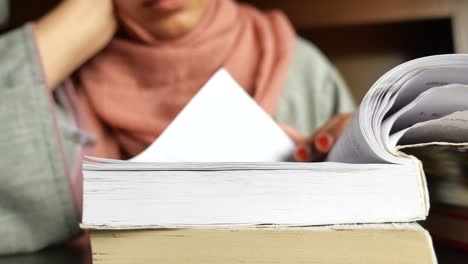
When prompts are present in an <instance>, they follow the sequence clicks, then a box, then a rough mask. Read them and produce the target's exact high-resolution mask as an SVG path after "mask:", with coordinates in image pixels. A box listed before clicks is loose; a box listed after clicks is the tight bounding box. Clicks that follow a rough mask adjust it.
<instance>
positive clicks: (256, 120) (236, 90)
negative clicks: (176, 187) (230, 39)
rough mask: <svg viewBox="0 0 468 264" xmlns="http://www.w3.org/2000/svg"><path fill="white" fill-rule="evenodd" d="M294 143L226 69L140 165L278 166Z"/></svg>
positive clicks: (143, 156)
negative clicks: (164, 163) (273, 163)
mask: <svg viewBox="0 0 468 264" xmlns="http://www.w3.org/2000/svg"><path fill="white" fill-rule="evenodd" d="M293 150H294V143H293V142H292V140H291V139H290V138H289V137H288V136H287V135H286V134H285V132H284V131H283V130H282V129H281V128H280V127H279V126H278V125H277V124H276V123H275V122H274V121H273V119H272V118H271V117H270V116H269V115H268V114H267V113H266V112H264V111H263V109H262V108H260V106H259V105H258V104H257V103H256V102H255V101H254V100H253V99H252V98H251V96H250V95H248V94H247V93H246V92H245V91H244V89H242V88H241V87H240V86H239V85H238V84H237V83H236V82H235V81H234V80H233V78H232V77H231V76H230V75H229V73H228V72H227V71H226V70H223V69H222V70H219V71H218V72H217V73H216V74H215V75H214V76H213V77H212V78H211V79H210V80H209V81H208V83H206V85H205V86H204V87H203V88H202V89H201V90H200V91H199V92H198V93H197V94H196V95H195V96H194V98H193V99H192V100H191V101H190V102H189V104H188V105H187V106H186V107H185V108H184V109H183V111H182V112H181V113H180V114H179V115H178V116H177V117H176V119H175V120H174V121H173V122H172V123H171V124H170V125H169V127H168V128H167V129H166V130H165V131H164V132H163V133H162V134H161V136H160V137H159V138H158V139H157V140H156V141H155V142H154V143H153V144H152V145H151V146H150V147H148V148H147V149H146V150H145V151H144V152H142V153H141V154H140V155H138V156H136V157H135V158H133V159H131V161H134V162H243V161H249V162H276V161H286V160H288V159H289V158H290V157H291V156H292V152H293Z"/></svg>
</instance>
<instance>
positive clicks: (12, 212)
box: [0, 0, 352, 254]
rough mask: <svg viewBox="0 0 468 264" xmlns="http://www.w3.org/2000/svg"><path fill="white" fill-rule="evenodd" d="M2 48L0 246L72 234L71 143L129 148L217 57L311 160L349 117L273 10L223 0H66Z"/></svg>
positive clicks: (321, 69) (332, 85) (329, 72)
mask: <svg viewBox="0 0 468 264" xmlns="http://www.w3.org/2000/svg"><path fill="white" fill-rule="evenodd" d="M0 49H1V50H2V51H3V52H2V53H0V56H1V61H2V63H3V66H2V67H1V70H0V74H1V76H2V77H3V78H2V86H1V88H0V93H1V96H0V107H1V111H0V120H1V121H2V124H4V125H3V126H2V127H1V130H0V131H1V133H2V138H1V140H0V150H1V151H2V153H3V154H2V158H1V159H0V166H1V168H2V177H1V179H0V180H1V183H0V196H2V197H0V201H1V202H0V235H1V237H2V239H1V240H0V254H5V253H18V252H30V251H35V250H38V249H41V248H43V247H45V246H48V245H51V244H55V243H60V242H63V241H66V240H67V239H69V238H71V237H73V236H75V235H76V234H78V232H79V229H78V227H77V224H76V218H77V215H78V217H79V215H80V212H81V208H80V202H79V200H80V199H79V197H80V190H79V189H77V188H76V187H77V186H80V180H79V179H80V178H79V175H80V164H81V156H82V154H83V152H85V153H87V154H91V155H97V156H103V157H110V158H129V157H132V156H134V155H136V154H138V153H139V152H140V151H142V150H143V149H144V148H146V147H147V146H148V145H149V144H150V143H151V142H153V141H154V140H155V139H156V138H157V137H158V136H159V134H160V133H161V132H162V131H163V130H164V129H165V127H166V126H167V125H168V124H169V123H170V122H171V121H172V119H173V118H174V117H175V116H176V115H177V113H178V112H179V111H180V110H181V109H182V108H183V107H184V106H185V104H186V103H187V102H188V101H189V100H190V98H191V97H192V96H193V95H194V94H195V93H196V92H197V91H198V89H199V88H200V87H201V85H202V84H203V83H204V82H206V81H207V80H208V79H209V77H210V76H211V75H212V74H213V73H214V72H215V71H216V70H217V69H219V68H220V67H225V68H226V69H227V70H228V71H229V72H230V73H231V74H232V75H233V77H234V79H236V80H237V81H238V82H239V83H240V84H241V86H242V87H244V88H245V89H246V91H247V92H248V93H249V94H250V95H251V96H252V97H253V98H254V99H255V100H256V102H257V103H258V104H259V105H260V106H261V107H262V108H263V109H264V110H265V111H267V112H268V113H269V114H270V115H271V116H272V117H274V118H275V119H276V120H277V121H278V123H280V124H281V125H282V126H283V127H284V129H285V130H286V131H287V132H288V133H289V134H290V135H291V137H292V138H293V139H294V140H295V141H296V142H297V144H298V150H297V152H296V159H297V160H299V161H315V160H321V159H323V158H324V157H325V156H326V153H327V152H328V151H329V149H330V148H331V146H332V145H333V142H335V141H336V139H337V138H338V137H339V136H340V134H341V133H342V132H343V130H344V127H345V126H346V124H347V122H348V121H349V115H344V114H341V115H338V116H336V117H333V116H334V115H336V114H339V113H342V112H347V111H351V110H352V101H351V99H350V96H349V94H348V92H347V91H346V88H345V86H344V84H343V82H342V81H341V79H340V78H339V76H338V74H337V73H336V71H335V70H334V68H333V67H332V66H331V65H330V64H329V63H328V62H327V61H326V59H325V58H324V57H323V56H322V55H321V53H320V52H319V51H317V50H316V49H315V48H314V47H313V46H311V45H310V44H308V43H307V42H305V41H304V40H302V39H300V38H297V37H296V36H295V34H294V31H293V30H292V28H291V26H290V25H289V23H288V21H287V20H286V19H285V17H284V16H283V15H281V14H280V13H277V12H273V13H268V14H263V13H260V12H259V11H257V10H255V9H253V8H251V7H248V6H245V5H240V4H237V3H235V2H232V1H231V0H152V1H147V0H115V1H111V0H100V1H94V0H65V1H63V2H62V3H61V4H60V5H59V6H58V7H57V8H56V9H55V10H54V11H52V12H51V13H50V14H48V15H47V16H46V17H44V18H42V19H41V20H39V21H38V22H37V23H36V24H35V25H34V26H32V25H27V26H24V27H23V28H20V29H18V30H16V31H14V32H12V33H9V34H8V35H6V36H3V37H2V38H1V39H0ZM39 58H42V60H40V59H39ZM62 83H64V85H62ZM46 88H47V89H48V91H45V89H46ZM48 95H53V99H49V98H52V97H49V96H48ZM330 118H331V120H330V121H329V122H326V121H327V120H328V119H330ZM323 124H325V125H323ZM321 125H323V126H322V128H320V129H318V128H319V126H321ZM317 129H318V130H317ZM313 131H316V132H315V133H313V135H312V136H311V137H308V138H305V137H303V136H302V135H308V134H311V133H312V132H313ZM67 176H68V177H67ZM67 178H68V182H67ZM69 186H71V187H72V188H71V189H72V190H73V191H72V195H70V194H69V193H70V192H69V190H70V187H69ZM73 199H74V201H75V204H76V205H77V206H76V207H74V205H73V202H72V200H73Z"/></svg>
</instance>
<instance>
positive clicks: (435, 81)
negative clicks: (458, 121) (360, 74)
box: [328, 54, 468, 164]
mask: <svg viewBox="0 0 468 264" xmlns="http://www.w3.org/2000/svg"><path fill="white" fill-rule="evenodd" d="M449 84H458V85H456V87H454V86H448V88H449V89H448V90H445V91H447V92H446V93H444V91H441V90H439V88H437V89H435V90H434V91H433V92H428V93H427V94H426V95H424V96H422V97H423V98H422V97H421V94H422V93H424V92H426V91H428V90H430V89H431V88H433V87H439V86H445V85H449ZM466 84H468V55H466V54H456V55H439V56H431V57H424V58H421V59H417V60H413V61H409V62H407V63H404V64H402V65H400V66H398V67H396V68H394V69H392V70H391V71H389V72H388V73H386V74H385V75H384V76H382V77H381V78H380V79H379V80H378V81H377V82H376V83H375V84H374V85H373V86H372V87H371V89H370V90H369V92H368V93H367V95H366V97H365V98H364V100H363V102H362V103H361V106H360V107H359V109H358V111H357V112H356V114H355V116H354V118H353V120H352V122H351V125H350V126H349V127H348V129H347V130H346V132H345V133H344V134H343V136H342V137H341V138H340V139H339V141H338V142H337V144H336V146H335V147H334V148H333V149H332V151H331V153H330V155H329V156H328V160H329V161H334V162H347V163H396V164H403V163H406V162H408V161H407V158H405V157H403V156H401V155H400V154H399V153H398V151H397V147H396V146H395V145H394V143H395V137H392V140H390V133H389V132H387V131H388V130H390V131H393V132H392V133H395V135H396V136H402V135H403V134H404V132H405V131H403V130H404V129H406V128H405V126H408V125H411V126H412V125H415V124H417V123H419V122H425V121H427V120H429V119H427V118H419V119H418V118H415V111H419V110H421V111H422V110H424V111H426V112H431V111H430V109H432V108H433V107H437V109H438V110H437V111H436V110H435V109H434V110H433V111H432V112H433V114H437V115H440V116H444V115H449V114H451V113H453V112H454V111H463V110H466V104H465V102H463V100H462V99H460V97H459V96H462V95H463V97H462V98H465V96H464V94H465V93H466V86H465V85H466ZM440 89H442V88H440ZM455 97H458V98H455ZM415 100H416V102H414V101H415ZM436 100H439V101H438V102H437V104H435V101H436ZM408 105H410V106H408ZM405 107H406V108H405ZM412 107H414V108H415V109H414V110H413V111H409V112H408V113H407V114H404V113H403V112H407V111H408V110H409V108H412ZM403 108H404V110H403V112H400V113H399V114H397V115H401V116H402V119H400V120H397V118H395V117H394V119H395V120H392V118H391V119H389V120H388V122H387V123H385V122H386V120H387V118H388V117H389V116H390V117H391V116H392V115H393V114H395V113H398V112H399V111H401V110H402V109H403ZM395 122H396V123H395ZM412 122H414V123H412ZM394 125H395V127H394ZM444 138H448V137H444Z"/></svg>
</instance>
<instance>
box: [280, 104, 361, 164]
mask: <svg viewBox="0 0 468 264" xmlns="http://www.w3.org/2000/svg"><path fill="white" fill-rule="evenodd" d="M351 118H352V114H350V113H349V114H339V115H336V116H334V117H333V118H332V119H330V121H328V122H327V123H326V124H325V125H324V126H323V127H322V128H320V129H319V130H317V131H315V132H314V133H313V134H312V136H310V137H307V138H305V137H303V136H302V135H301V134H300V133H299V132H298V131H296V130H295V129H293V128H291V127H288V126H285V125H282V126H281V127H282V128H283V129H284V130H285V131H286V133H287V134H288V135H289V136H290V137H291V138H292V139H293V141H294V142H295V143H296V146H297V147H296V151H295V153H294V159H295V160H296V161H299V162H311V161H323V160H325V158H326V157H327V155H328V153H329V152H330V150H331V149H332V147H333V146H334V145H335V143H336V142H337V141H338V139H339V138H340V136H341V135H342V134H343V132H344V131H345V129H346V127H347V126H348V124H349V122H350V121H351Z"/></svg>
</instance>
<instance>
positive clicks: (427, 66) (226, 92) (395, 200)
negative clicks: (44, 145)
mask: <svg viewBox="0 0 468 264" xmlns="http://www.w3.org/2000/svg"><path fill="white" fill-rule="evenodd" d="M466 84H468V55H441V56H432V57H426V58H421V59H417V60H414V61H410V62H407V63H405V64H402V65H400V66H398V67H396V68H395V69H393V70H391V71H389V72H388V73H387V74H385V75H384V76H383V77H381V78H380V79H379V80H378V81H377V82H376V83H375V84H374V85H373V86H372V87H371V89H370V90H369V92H368V94H367V96H366V97H365V98H364V100H363V102H362V104H361V106H360V107H359V109H358V110H357V112H356V114H355V116H354V119H353V121H352V122H351V125H350V126H349V128H348V129H347V130H346V132H345V133H344V135H343V136H342V138H341V139H340V140H339V141H338V142H337V145H336V147H335V148H334V149H333V150H332V152H331V153H330V155H329V157H328V162H322V163H309V164H304V163H294V162H278V161H280V160H282V159H287V156H288V155H290V154H291V151H292V149H293V145H292V143H291V141H290V140H288V139H287V137H286V135H285V134H284V133H283V132H282V131H281V130H280V129H279V127H277V126H276V125H273V124H274V123H273V121H272V120H271V118H270V117H268V115H266V114H265V113H263V112H262V110H261V109H260V108H259V107H254V106H252V103H253V101H251V99H249V97H248V96H246V94H243V95H244V96H240V95H241V94H242V92H241V91H243V90H242V88H241V87H239V86H238V85H237V84H235V82H234V81H233V80H232V79H231V78H230V77H229V75H228V74H227V73H226V72H225V71H220V72H218V73H217V74H216V75H215V76H214V77H213V79H212V80H210V81H209V82H208V83H207V85H206V86H205V87H203V88H202V89H201V90H200V92H199V94H198V95H197V96H195V97H194V98H193V100H192V102H191V103H189V105H188V106H187V107H186V108H185V109H184V110H183V111H182V113H181V114H180V115H179V116H178V117H177V118H176V120H175V121H174V123H173V124H171V125H170V127H169V128H168V129H167V131H166V132H165V133H164V134H163V135H162V136H161V137H160V138H159V139H158V140H157V141H156V142H155V143H154V144H153V145H152V146H151V147H150V148H149V149H148V150H147V151H145V152H143V153H142V155H140V156H139V157H136V159H135V160H133V161H115V160H105V159H98V158H90V161H88V162H85V164H84V201H83V203H84V204H83V208H84V211H83V225H84V226H87V227H88V228H93V227H103V226H104V227H107V228H148V227H161V226H162V227H180V226H211V225H221V226H222V225H229V226H231V225H257V224H279V225H323V224H349V223H382V222H407V221H414V220H420V219H424V218H425V217H426V215H427V213H428V209H429V205H428V204H429V203H428V194H427V188H426V182H425V177H424V173H423V169H422V164H421V163H420V162H419V161H418V160H417V159H416V158H414V157H412V156H409V155H406V154H404V153H403V152H401V150H402V149H403V148H404V147H405V145H411V146H413V147H414V146H420V145H421V146H422V145H427V144H447V145H451V144H452V145H459V144H465V142H468V133H467V132H468V125H467V121H468V99H467V98H468V86H465V85H466ZM232 94H237V96H231V95H232ZM213 96H214V97H215V98H216V100H213ZM213 102H215V103H213ZM244 106H245V107H246V108H245V109H247V110H246V111H242V110H245V109H244ZM233 107H234V109H238V110H239V111H234V112H233ZM236 107H237V108H236ZM223 117H224V118H223ZM226 119H228V120H226ZM230 122H234V123H235V125H234V126H232V124H231V123H230ZM197 124H203V125H202V126H197ZM226 127H228V129H224V128H226ZM197 129H202V130H200V131H201V132H200V131H197ZM238 129H240V130H239V131H240V132H238ZM243 129H247V131H251V132H252V133H250V134H249V133H245V131H242V130H243ZM203 131H206V134H205V133H203ZM173 149H177V151H175V152H174V151H173ZM216 149H218V150H219V151H216ZM214 150H215V151H214ZM158 153H159V154H158ZM178 155H180V156H178ZM224 155H226V156H224ZM152 157H153V158H154V159H153V158H152ZM168 159H169V160H168ZM138 161H140V162H138ZM170 161H178V162H170ZM180 161H183V162H180ZM212 161H216V162H212ZM251 161H255V162H251ZM259 161H261V162H259ZM266 161H271V162H266ZM123 208H124V209H123Z"/></svg>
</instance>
